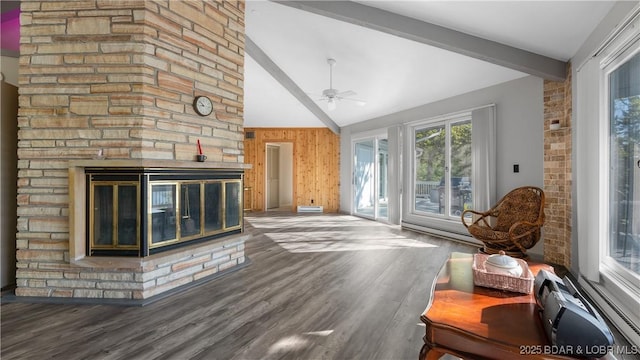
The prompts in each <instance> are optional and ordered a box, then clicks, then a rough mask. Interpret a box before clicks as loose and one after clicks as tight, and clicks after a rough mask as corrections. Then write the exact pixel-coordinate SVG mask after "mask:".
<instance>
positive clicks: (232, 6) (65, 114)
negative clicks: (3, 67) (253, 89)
mask: <svg viewBox="0 0 640 360" xmlns="http://www.w3.org/2000/svg"><path fill="white" fill-rule="evenodd" d="M21 10H22V15H21V48H20V50H21V56H20V70H19V72H20V76H19V83H20V99H19V106H20V109H19V119H18V126H19V133H18V141H19V143H18V158H19V160H18V210H17V211H18V217H19V218H18V233H17V259H18V264H17V266H18V275H17V278H18V279H17V283H18V289H17V290H16V294H17V295H25V296H28V295H36V296H69V293H68V292H64V293H63V292H58V293H56V291H57V290H56V289H57V288H58V286H57V285H56V283H55V281H53V280H52V279H50V277H49V275H50V271H51V270H55V271H58V270H60V269H62V276H63V277H65V276H69V277H71V278H75V277H76V276H77V277H79V278H82V275H81V274H79V273H78V269H77V268H75V267H74V266H73V265H70V263H69V206H68V202H69V197H70V196H69V195H70V191H69V181H68V169H69V161H70V160H78V159H91V158H92V157H93V156H94V155H95V154H96V153H97V152H98V150H100V149H103V151H104V155H105V156H106V157H107V158H108V159H162V160H168V161H169V163H170V161H180V160H188V161H191V160H193V158H194V156H195V154H196V142H197V140H198V139H200V141H201V143H202V147H203V150H204V152H205V154H206V155H207V156H208V159H209V160H210V161H217V162H227V163H243V162H244V156H243V128H242V124H243V120H242V116H243V114H242V109H243V73H244V70H243V66H244V2H242V1H204V0H194V1H151V0H146V1H145V0H82V1H55V0H48V1H29V0H23V1H22V2H21ZM198 95H207V96H209V97H210V98H211V99H212V100H213V102H214V113H213V114H212V115H210V116H208V117H201V116H198V115H196V113H195V111H194V110H193V107H192V103H193V99H194V97H195V96H198ZM56 274H57V275H56V277H59V276H60V273H59V272H56ZM66 288H68V287H66ZM85 294H86V296H94V295H95V294H94V293H92V292H85ZM74 296H75V295H74ZM78 296H82V295H78Z"/></svg>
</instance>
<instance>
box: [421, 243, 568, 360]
mask: <svg viewBox="0 0 640 360" xmlns="http://www.w3.org/2000/svg"><path fill="white" fill-rule="evenodd" d="M472 262H473V255H472V254H463V253H453V254H451V256H450V258H449V260H447V262H446V263H445V264H444V266H443V267H442V269H441V270H440V273H439V274H438V277H437V279H436V280H435V282H434V285H433V288H432V289H431V299H430V303H429V305H428V306H427V309H426V310H425V311H424V313H423V314H422V316H421V317H420V319H421V320H422V322H424V323H425V325H426V335H425V336H424V342H425V344H424V346H423V347H422V350H421V351H420V359H421V360H422V359H439V358H440V357H441V356H442V355H444V354H451V355H454V356H456V357H461V358H465V359H500V360H507V359H571V357H567V356H560V355H554V351H553V349H552V348H551V343H550V342H549V341H548V340H547V336H546V334H545V332H544V329H543V327H542V324H541V322H540V317H539V315H538V312H539V308H538V307H537V306H536V300H535V296H534V294H533V293H531V294H528V295H527V294H518V293H513V292H508V291H501V290H495V289H489V288H484V287H480V286H474V285H473V270H472V268H471V265H472ZM529 267H530V268H531V271H532V272H533V274H534V276H535V275H536V274H537V273H538V271H540V269H546V270H549V271H553V268H552V267H551V266H549V265H544V264H539V263H531V262H530V263H529ZM556 353H557V351H556Z"/></svg>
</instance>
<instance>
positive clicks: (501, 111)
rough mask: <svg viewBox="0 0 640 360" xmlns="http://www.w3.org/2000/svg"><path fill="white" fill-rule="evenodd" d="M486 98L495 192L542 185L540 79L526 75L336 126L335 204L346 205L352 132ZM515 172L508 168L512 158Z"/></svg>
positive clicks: (449, 110) (482, 102)
mask: <svg viewBox="0 0 640 360" xmlns="http://www.w3.org/2000/svg"><path fill="white" fill-rule="evenodd" d="M487 104H495V105H496V113H497V114H496V117H497V127H498V133H497V139H498V143H497V144H496V146H497V154H498V155H497V159H496V162H497V192H498V198H500V197H502V196H503V195H505V194H506V193H507V192H509V190H511V189H513V188H515V187H518V186H522V185H534V186H539V187H542V186H543V171H544V170H543V150H544V149H543V123H544V114H543V82H542V79H540V78H537V77H533V76H527V77H524V78H521V79H517V80H512V81H509V82H506V83H503V84H499V85H495V86H491V87H488V88H485V89H482V90H478V91H474V92H470V93H467V94H463V95H460V96H456V97H453V98H449V99H445V100H442V101H438V102H435V103H431V104H427V105H423V106H420V107H417V108H413V109H410V110H406V111H402V112H399V113H396V114H391V115H387V116H383V117H379V118H376V119H372V120H368V121H365V122H360V123H357V124H353V125H350V126H346V127H344V128H342V129H341V134H340V209H341V211H343V212H347V213H348V212H350V211H351V201H350V199H351V196H350V194H349V191H350V184H351V173H350V167H351V159H352V158H353V155H352V149H351V146H350V144H351V140H350V139H351V135H352V134H356V133H360V132H364V131H371V130H375V129H386V128H388V127H390V126H393V125H397V124H404V123H407V122H411V121H416V120H421V119H428V118H432V117H435V116H438V115H444V114H448V113H452V112H458V111H462V110H466V109H471V108H474V107H478V106H483V105H487ZM516 163H517V164H519V165H520V173H517V174H514V173H513V164H516Z"/></svg>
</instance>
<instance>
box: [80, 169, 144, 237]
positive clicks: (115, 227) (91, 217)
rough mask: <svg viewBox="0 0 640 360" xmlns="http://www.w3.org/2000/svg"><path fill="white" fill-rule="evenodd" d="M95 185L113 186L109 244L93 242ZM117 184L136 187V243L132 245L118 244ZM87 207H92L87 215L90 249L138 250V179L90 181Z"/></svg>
mask: <svg viewBox="0 0 640 360" xmlns="http://www.w3.org/2000/svg"><path fill="white" fill-rule="evenodd" d="M96 186H112V187H113V195H112V197H113V200H112V201H113V209H112V210H111V213H112V217H113V219H114V220H113V224H112V232H113V235H112V238H111V245H101V244H96V243H95V211H93V209H95V207H96V205H95V188H96ZM119 186H135V188H136V211H135V213H136V232H135V233H136V243H135V244H134V245H118V210H119V205H120V204H119V201H118V187H119ZM89 192H90V194H89V209H92V211H91V212H90V215H89V244H90V250H92V249H100V250H111V249H114V250H138V249H139V248H140V220H141V219H140V182H139V181H92V182H91V188H90V189H89Z"/></svg>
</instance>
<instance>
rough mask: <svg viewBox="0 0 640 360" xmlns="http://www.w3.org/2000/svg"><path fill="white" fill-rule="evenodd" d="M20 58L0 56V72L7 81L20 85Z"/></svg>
mask: <svg viewBox="0 0 640 360" xmlns="http://www.w3.org/2000/svg"><path fill="white" fill-rule="evenodd" d="M18 67H19V65H18V58H17V57H9V56H0V72H2V77H3V78H4V81H6V82H7V83H9V84H11V85H13V86H16V87H17V86H18Z"/></svg>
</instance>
